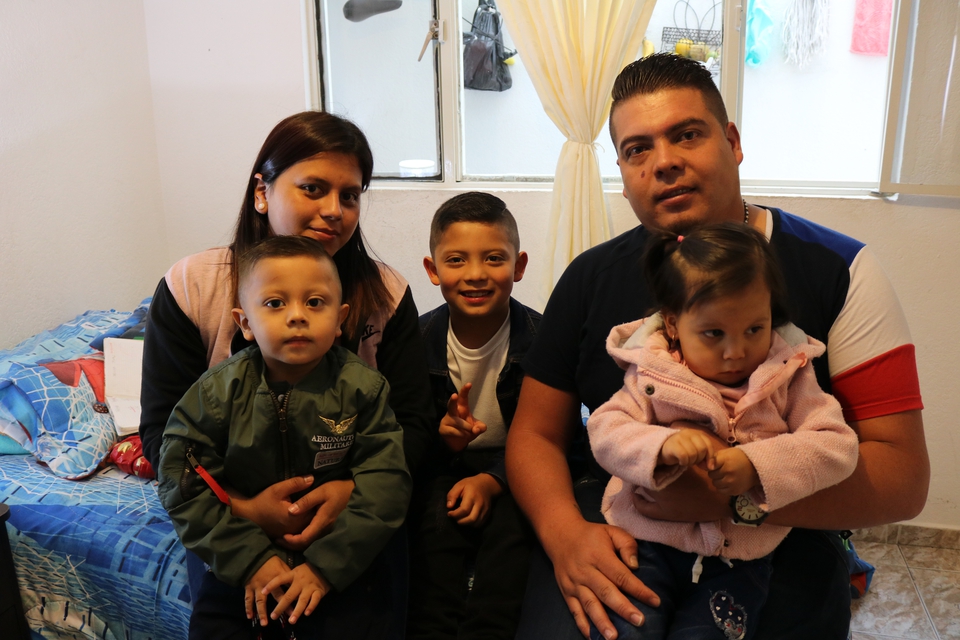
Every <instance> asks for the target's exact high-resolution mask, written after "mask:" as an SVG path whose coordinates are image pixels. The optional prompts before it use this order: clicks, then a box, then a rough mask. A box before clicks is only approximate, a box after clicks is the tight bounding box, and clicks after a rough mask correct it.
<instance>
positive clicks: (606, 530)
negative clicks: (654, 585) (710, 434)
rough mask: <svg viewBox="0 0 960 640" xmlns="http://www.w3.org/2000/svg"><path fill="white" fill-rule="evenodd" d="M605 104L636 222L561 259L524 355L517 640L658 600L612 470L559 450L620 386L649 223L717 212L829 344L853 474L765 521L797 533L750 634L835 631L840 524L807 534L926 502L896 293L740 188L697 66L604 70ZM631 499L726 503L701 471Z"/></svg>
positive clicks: (841, 631) (642, 297) (728, 131)
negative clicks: (530, 534) (621, 356)
mask: <svg viewBox="0 0 960 640" xmlns="http://www.w3.org/2000/svg"><path fill="white" fill-rule="evenodd" d="M613 99H614V101H613V106H612V108H611V113H610V133H611V137H612V138H613V142H614V145H615V148H616V149H617V157H618V161H617V163H618V165H619V166H620V172H621V174H622V176H623V184H624V189H623V194H624V196H625V197H626V198H627V200H628V201H629V202H630V205H631V207H632V208H633V210H634V212H635V213H636V215H637V218H638V219H639V220H640V222H641V223H642V225H641V226H640V227H637V228H635V229H633V230H631V231H628V232H626V233H625V234H622V235H621V236H619V237H617V238H614V239H613V240H611V241H609V242H606V243H604V244H602V245H600V246H598V247H595V248H593V249H591V250H590V251H587V252H585V253H584V254H583V255H582V256H580V257H578V258H577V259H576V260H575V261H574V262H573V263H572V264H571V265H570V267H569V268H568V269H567V271H566V272H565V273H564V275H563V277H562V278H561V279H560V282H559V283H558V284H557V287H556V289H555V290H554V293H553V296H552V297H551V299H550V302H549V304H548V305H547V308H546V311H545V313H544V319H543V322H542V324H541V327H540V331H539V333H538V336H537V340H536V342H535V344H534V346H533V348H532V349H531V350H530V352H529V353H528V355H527V358H526V360H525V361H524V369H525V371H526V372H527V378H526V379H525V381H524V384H523V389H522V391H521V395H520V402H519V406H518V408H517V412H516V415H515V418H514V421H513V425H512V427H511V430H510V432H509V436H508V440H507V473H508V476H509V480H510V486H511V490H512V491H513V493H514V496H515V497H516V500H517V502H518V504H519V505H520V506H521V508H522V509H523V510H524V511H525V513H526V514H527V516H528V517H529V518H530V521H531V523H532V524H533V526H534V528H535V530H536V532H537V535H538V537H539V539H540V542H541V544H542V546H543V550H544V551H545V553H546V556H547V557H548V558H549V562H547V558H546V557H543V556H542V555H541V556H540V558H541V562H540V563H539V565H535V566H534V568H532V569H531V575H530V582H529V586H528V591H527V596H526V601H525V603H524V614H523V615H524V619H523V621H522V623H521V628H520V632H519V633H518V637H519V638H529V637H542V638H576V637H577V635H578V634H577V631H578V630H579V633H580V634H582V635H584V636H587V635H588V633H589V628H590V625H591V623H592V624H593V625H594V626H596V627H597V629H598V630H599V631H600V633H601V634H603V635H604V637H606V638H608V639H612V638H614V637H616V632H615V631H614V628H613V625H612V624H611V623H610V620H609V615H608V610H607V608H609V610H610V611H613V612H615V613H616V614H617V615H620V616H621V617H623V618H624V619H626V620H629V621H631V622H633V623H634V624H638V625H639V624H642V618H641V616H640V612H639V611H638V610H637V609H636V607H634V606H633V605H631V604H630V602H629V600H628V599H627V597H626V595H625V594H628V595H631V596H633V597H634V598H637V599H639V600H642V601H644V602H646V603H647V604H650V605H652V606H657V605H658V604H659V599H658V597H657V595H656V594H654V593H653V592H651V591H650V590H649V589H647V588H646V587H645V586H644V585H643V584H642V583H641V582H640V581H639V580H638V579H637V578H636V577H634V576H633V574H632V573H631V572H630V566H631V565H633V563H634V562H635V561H634V560H633V558H632V556H633V554H634V553H635V549H636V543H635V541H634V540H633V539H632V538H631V537H630V536H629V535H628V534H626V532H624V531H622V530H620V529H618V528H616V527H612V526H609V525H606V524H603V517H602V516H601V515H600V513H599V505H600V497H601V495H602V493H603V488H604V486H605V484H606V480H607V477H608V476H607V475H606V474H605V473H604V472H603V470H602V469H600V468H599V467H598V466H597V465H596V464H595V463H591V462H592V461H588V466H589V469H588V470H587V472H586V473H583V474H582V475H581V474H580V473H577V472H571V469H572V468H573V469H575V468H576V465H575V464H574V465H571V466H568V456H570V454H571V453H573V454H574V456H570V457H571V458H575V454H576V452H577V451H576V450H577V448H578V447H580V446H585V444H584V443H583V442H582V439H583V435H582V434H583V428H582V424H581V418H580V403H581V402H582V403H584V404H585V405H586V406H587V408H588V409H590V410H593V409H595V408H596V407H597V406H599V405H600V404H601V403H603V402H604V401H606V400H607V399H608V398H609V397H610V396H611V395H612V394H613V393H614V392H615V391H616V390H617V389H619V388H620V386H621V384H622V380H623V372H622V371H621V370H620V369H619V368H618V367H617V366H616V364H615V363H614V362H613V360H612V359H611V358H610V357H609V356H608V355H607V354H606V353H605V351H604V347H603V341H604V338H605V337H606V335H607V333H608V332H609V330H610V328H611V327H612V326H614V325H616V324H620V323H623V322H627V321H630V320H635V319H637V318H640V317H643V316H644V315H646V313H647V312H648V311H649V306H650V305H651V300H650V297H649V295H648V293H647V292H646V291H645V288H644V285H643V278H642V277H641V274H640V273H639V268H640V267H639V257H640V253H641V251H642V248H643V245H644V242H645V240H646V235H647V234H646V231H645V227H649V228H660V229H666V230H669V231H672V232H674V233H678V234H682V233H684V231H685V230H686V229H689V228H691V227H692V226H695V225H698V224H703V223H707V222H720V221H726V220H729V221H740V222H744V223H746V224H750V225H752V226H753V227H755V228H756V229H758V230H759V231H761V232H763V233H765V234H766V235H767V237H768V238H769V239H770V242H771V243H772V244H773V246H774V247H775V248H776V250H777V253H778V257H779V258H780V261H781V263H782V266H783V268H784V271H785V275H786V280H787V287H788V290H789V295H790V298H791V304H792V308H791V314H792V320H793V321H794V323H795V324H797V325H798V326H799V327H800V328H801V329H803V330H804V331H806V332H807V333H808V334H810V335H812V336H814V337H816V338H817V339H819V340H821V341H823V342H825V343H826V344H827V356H824V357H822V358H819V359H818V360H817V361H815V367H816V369H817V379H818V381H819V382H820V384H821V386H822V387H824V389H826V390H828V391H831V390H832V392H833V393H834V394H835V395H836V396H837V397H838V399H839V400H840V401H841V404H842V405H843V407H844V416H845V418H846V419H847V421H848V422H849V423H850V426H851V427H853V428H854V430H855V431H857V433H858V436H859V439H860V460H859V462H858V464H857V468H856V470H855V471H854V473H853V475H852V476H851V477H850V478H848V479H847V480H845V481H844V482H842V483H841V484H839V485H837V486H834V487H831V488H829V489H826V490H824V491H821V492H819V493H817V494H814V495H813V496H810V497H809V498H807V499H804V500H801V501H798V502H796V503H793V504H791V505H789V506H787V507H784V508H783V509H780V510H778V511H776V512H774V513H771V514H770V515H769V517H768V518H767V520H766V521H767V522H770V523H774V524H780V525H785V526H792V527H797V528H796V529H794V531H793V532H791V534H790V535H789V536H788V537H787V539H786V540H785V541H784V542H783V543H782V544H781V546H780V547H779V548H778V549H777V551H776V552H775V557H774V584H773V585H772V587H771V592H770V597H769V599H768V601H767V604H766V606H765V608H764V610H763V613H762V614H761V616H760V617H761V619H760V621H759V623H758V625H759V626H758V630H757V635H756V637H758V638H778V639H779V638H812V637H816V638H838V639H839V638H845V637H846V633H847V629H848V627H849V621H850V611H849V587H848V581H849V576H848V574H847V567H846V561H845V557H844V555H843V552H842V548H841V547H840V545H839V537H838V536H837V535H836V533H827V532H825V531H820V530H841V529H849V528H860V527H868V526H874V525H878V524H882V523H888V522H894V521H899V520H904V519H908V518H911V517H913V516H915V515H916V514H917V513H919V512H920V510H921V509H922V508H923V504H924V502H925V500H926V492H927V487H928V484H929V475H930V469H929V460H928V458H927V452H926V445H925V443H924V437H923V422H922V418H921V414H920V409H921V408H922V404H921V402H920V392H919V383H918V380H917V373H916V362H915V359H914V350H913V345H912V344H910V336H909V332H908V330H907V327H906V321H905V319H904V316H903V313H902V311H901V309H900V306H899V303H898V302H897V299H896V295H895V294H894V293H893V290H892V288H891V286H890V283H889V282H888V281H887V279H886V277H885V275H884V274H883V272H882V270H881V269H880V268H879V266H878V265H877V263H876V260H875V259H874V258H873V257H872V255H871V254H870V253H869V251H867V250H866V248H865V247H864V246H863V245H862V244H861V243H859V242H857V241H855V240H853V239H851V238H847V237H845V236H842V235H840V234H837V233H835V232H832V231H830V230H828V229H825V228H823V227H820V226H818V225H814V224H812V223H809V222H806V221H804V220H802V219H800V218H797V217H795V216H792V215H790V214H787V213H785V212H782V211H779V210H776V209H773V210H767V209H764V208H761V207H758V206H756V205H748V204H747V203H746V202H745V201H743V200H742V199H741V196H740V181H739V175H738V165H739V164H740V162H741V161H742V160H743V153H742V150H741V148H740V134H739V132H738V131H737V128H736V126H735V125H734V124H733V123H731V122H728V121H727V117H726V111H725V109H724V106H723V101H722V99H721V97H720V94H719V92H718V91H717V89H716V86H715V85H714V84H713V82H712V79H711V78H710V74H709V73H708V72H707V71H706V70H705V69H704V68H703V67H702V66H701V65H700V64H699V63H697V62H694V61H691V60H687V59H684V58H680V57H678V56H673V55H669V54H657V55H654V56H650V57H648V58H644V59H642V60H638V61H637V62H634V63H632V64H631V65H628V66H627V67H626V68H625V69H624V70H623V71H622V72H621V74H620V76H619V77H618V78H617V81H616V84H615V86H614V90H613ZM578 439H579V442H577V440H578ZM637 508H638V509H640V510H641V512H642V513H643V514H644V515H647V516H650V517H654V518H660V519H665V520H676V521H686V522H694V521H703V520H717V519H720V518H730V517H732V515H733V514H732V512H731V508H732V507H731V504H730V503H729V502H728V501H727V500H726V499H724V498H722V497H721V496H720V495H719V494H718V493H717V492H716V491H714V490H713V489H712V487H711V485H710V483H709V481H708V480H707V479H706V476H705V475H704V474H703V473H702V472H701V471H700V470H698V469H691V470H689V471H688V472H687V473H685V474H684V475H683V476H682V477H681V478H680V479H679V480H678V481H677V482H675V483H673V484H672V485H671V486H670V487H668V488H667V489H665V490H664V491H663V492H661V494H660V495H659V496H658V497H657V501H656V502H655V503H644V502H637ZM760 526H763V525H762V524H761V525H760ZM551 563H552V566H551ZM551 572H552V575H551ZM558 586H559V590H558V588H557V587H558ZM605 607H606V608H605ZM567 611H569V614H568V613H566V612H567Z"/></svg>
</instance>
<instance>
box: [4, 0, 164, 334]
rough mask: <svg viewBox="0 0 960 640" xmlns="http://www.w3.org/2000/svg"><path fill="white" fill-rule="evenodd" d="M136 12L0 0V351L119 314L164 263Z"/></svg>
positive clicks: (140, 20)
mask: <svg viewBox="0 0 960 640" xmlns="http://www.w3.org/2000/svg"><path fill="white" fill-rule="evenodd" d="M144 40H145V34H144V17H143V7H142V5H140V4H139V3H136V2H129V1H128V0H88V1H86V2H83V3H78V2H58V1H56V0H37V1H34V2H19V1H16V0H2V1H0V179H2V181H3V187H2V195H0V229H2V231H0V310H2V320H0V348H6V347H9V346H12V345H13V344H15V343H17V342H19V341H20V340H23V339H24V338H27V337H29V336H31V335H33V334H34V333H36V332H37V331H39V330H40V329H44V328H47V327H51V326H55V325H57V324H59V323H61V322H63V321H65V320H68V319H70V318H72V317H73V316H75V315H76V314H78V313H81V312H83V311H85V310H87V309H108V308H111V307H115V308H118V309H132V308H133V307H134V306H135V305H136V304H137V303H138V302H139V301H140V300H141V299H143V298H144V297H146V296H149V295H151V294H152V293H153V288H154V286H155V285H156V282H157V277H158V274H159V273H161V271H162V269H163V268H164V264H165V263H166V262H167V260H168V253H167V246H166V238H165V231H164V223H163V207H162V204H161V200H160V185H159V180H158V168H157V151H156V145H155V142H154V129H153V109H152V105H151V95H150V82H149V76H148V72H147V47H146V44H145V41H144Z"/></svg>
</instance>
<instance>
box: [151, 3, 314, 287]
mask: <svg viewBox="0 0 960 640" xmlns="http://www.w3.org/2000/svg"><path fill="white" fill-rule="evenodd" d="M143 9H144V14H145V16H146V25H147V27H146V38H147V45H148V47H149V57H150V82H151V86H152V89H153V112H154V120H155V121H156V140H157V152H158V155H159V165H160V183H161V185H162V192H163V207H164V223H165V226H166V234H167V237H168V238H169V243H168V245H167V254H166V257H167V262H170V263H172V262H174V261H176V260H177V259H179V258H181V257H182V256H184V255H188V254H190V253H194V252H196V251H199V250H201V249H204V248H206V247H208V246H210V245H220V244H227V243H229V242H230V239H231V238H232V225H233V223H234V222H235V221H236V219H237V213H238V212H239V211H240V202H241V200H242V195H243V190H244V187H245V186H246V184H247V179H248V178H249V175H250V167H251V166H252V165H253V161H254V159H255V158H256V155H257V151H259V149H260V145H261V144H262V143H263V139H264V138H265V137H266V136H267V133H269V132H270V129H272V128H273V126H274V125H275V124H276V123H277V122H279V121H280V120H281V119H283V118H285V117H286V116H288V115H291V114H293V113H296V112H298V111H302V110H303V109H304V108H305V104H306V100H305V98H304V86H303V85H304V83H303V59H302V38H301V36H300V29H301V25H300V1H299V0H143ZM160 275H162V271H161V272H159V273H158V274H157V278H159V276H160Z"/></svg>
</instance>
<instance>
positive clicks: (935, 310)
mask: <svg viewBox="0 0 960 640" xmlns="http://www.w3.org/2000/svg"><path fill="white" fill-rule="evenodd" d="M52 4H54V3H53V2H50V3H49V4H43V3H33V4H31V5H25V6H26V7H28V8H23V9H21V8H20V5H19V3H15V2H12V1H11V2H8V1H6V0H0V36H2V39H0V42H3V45H2V49H0V74H2V75H0V80H2V87H3V90H2V92H0V116H2V125H0V127H2V128H0V133H2V138H0V162H2V166H0V168H2V169H3V174H2V175H3V177H4V188H3V196H2V198H0V207H2V209H0V211H2V215H3V229H4V232H5V233H3V234H2V235H0V269H2V271H0V273H2V274H3V275H2V282H3V289H2V302H3V305H2V308H3V311H4V314H5V315H4V320H3V322H2V323H0V348H5V347H8V346H11V345H12V344H13V343H14V342H16V341H17V340H19V339H21V338H23V337H27V336H29V335H31V334H33V333H36V332H38V331H40V330H41V329H44V328H47V327H50V326H52V325H55V324H57V323H58V322H60V321H62V320H65V319H67V318H68V317H71V316H72V315H73V314H75V313H77V312H79V311H82V310H85V309H88V308H105V307H111V306H114V307H117V308H132V307H133V305H134V304H135V303H136V302H137V301H138V300H139V299H140V297H142V296H143V295H148V294H149V293H151V292H152V290H153V286H154V284H155V283H156V281H157V279H159V277H160V276H161V275H162V273H163V272H164V271H165V269H166V268H167V266H168V265H169V263H170V262H172V261H174V260H176V259H177V258H179V257H181V256H183V255H186V254H188V253H191V252H193V251H196V250H198V249H200V248H203V247H207V246H211V245H215V244H220V243H223V242H225V241H227V240H228V239H229V237H230V231H231V227H232V225H233V223H234V221H235V219H236V212H237V209H238V207H239V202H240V199H241V193H242V190H243V186H244V182H245V180H246V177H247V174H248V173H249V167H250V165H251V164H252V162H253V159H254V155H255V154H256V151H257V149H258V148H259V145H260V143H261V142H262V139H263V137H264V136H265V135H266V133H267V132H268V131H269V130H270V128H271V127H272V126H273V124H274V123H275V122H276V121H277V120H279V119H280V118H281V117H283V116H285V115H288V114H289V113H293V112H295V111H298V110H300V109H302V108H303V106H304V104H305V99H304V89H303V78H302V59H301V49H300V46H301V45H300V28H301V26H300V21H299V15H300V14H299V11H300V9H299V2H297V0H283V2H280V1H274V2H268V1H267V0H262V1H260V2H254V1H253V0H247V1H246V2H243V3H238V2H231V3H227V2H226V1H225V0H196V1H194V2H186V1H181V2H176V3H175V2H166V1H161V0H144V2H143V7H144V11H143V13H139V12H138V11H137V10H135V8H130V7H129V6H128V4H129V3H123V2H120V1H119V0H118V1H117V2H113V3H108V2H101V3H98V4H93V3H92V2H87V3H85V5H84V10H83V12H80V11H79V10H77V11H76V12H75V13H71V11H70V9H69V8H70V6H71V4H70V3H56V6H57V11H56V12H54V11H53V10H52V9H51V10H47V7H49V6H50V5H52ZM227 4H229V5H230V7H231V8H233V9H234V10H232V11H225V10H223V9H224V7H225V6H226V5H227ZM238 7H239V8H238ZM93 8H97V9H99V10H100V11H99V12H98V11H94V10H93ZM108 17H109V20H108ZM144 17H145V19H146V28H145V29H144V27H143V22H142V21H143V19H144ZM76 25H79V26H80V27H83V28H81V29H74V28H73V27H74V26H76ZM68 27H70V28H68ZM144 38H146V40H147V42H148V44H149V72H148V71H147V52H146V50H145V48H144V46H143V44H142V42H143V40H144ZM37 39H39V40H42V41H43V42H44V43H45V47H43V48H41V47H40V46H39V45H32V44H31V42H33V41H34V40H37ZM117 42H119V43H122V44H123V46H120V45H118V44H117ZM138 42H139V43H140V44H137V43H138ZM7 43H11V44H9V45H8V44H7ZM61 43H62V44H61ZM23 60H29V61H30V65H31V67H30V72H29V73H28V72H21V71H19V69H20V68H21V66H20V64H21V61H23ZM78 60H79V61H78ZM90 67H93V68H96V69H98V72H97V74H94V75H93V76H92V77H91V75H90V74H91V71H90ZM64 70H66V72H64ZM151 80H152V92H153V96H154V102H153V109H152V115H151V104H150V86H149V83H150V81H151ZM8 87H14V88H15V89H16V91H11V90H10V89H8ZM14 93H15V94H16V97H15V96H14V95H12V94H14ZM78 107H79V108H78ZM68 113H69V116H68V115H66V114H68ZM152 120H155V121H156V126H155V131H156V140H157V142H156V144H155V143H154V142H153V138H152V137H151V134H152V129H153V122H152ZM105 141H106V142H105ZM745 152H746V153H747V154H748V156H749V153H750V150H749V149H746V150H745ZM158 158H159V160H158ZM77 167H83V169H81V170H79V171H78V170H77ZM87 167H96V170H95V171H90V170H89V169H87ZM11 176H12V177H13V178H14V179H13V180H11V179H10V177H11ZM161 185H162V189H161ZM405 186H406V185H405ZM454 193H456V192H455V191H444V190H434V189H421V188H415V187H413V188H405V189H397V188H396V187H391V186H374V187H373V188H372V189H371V191H370V193H369V194H368V195H367V196H366V197H365V198H364V205H363V212H362V217H361V225H362V227H363V229H364V230H365V233H366V236H367V238H368V240H369V244H370V245H371V246H372V248H373V249H374V250H375V251H376V252H377V253H378V254H379V255H380V256H381V257H382V258H383V259H384V260H385V261H386V262H388V263H389V264H391V265H393V266H394V267H396V268H397V269H399V270H400V271H401V272H402V273H403V274H404V275H405V276H406V277H407V279H408V280H409V281H410V282H411V285H412V286H413V289H414V294H415V296H416V299H417V304H418V306H419V307H420V308H421V309H422V310H426V309H429V308H432V307H433V306H435V305H436V304H439V303H440V297H439V295H438V293H437V291H436V290H435V289H434V288H433V287H432V285H430V284H429V282H428V281H427V279H426V277H425V276H424V275H423V270H422V267H421V266H420V263H421V259H422V257H423V255H424V254H425V253H426V250H427V231H426V229H427V223H428V221H429V219H430V216H431V215H432V213H433V211H434V210H435V209H436V208H437V206H439V205H440V203H441V202H443V200H445V199H446V198H447V197H449V196H451V195H453V194H454ZM161 194H162V197H161ZM498 195H500V196H501V197H503V198H504V200H505V201H506V202H507V204H508V205H509V206H510V208H511V210H512V211H513V212H514V213H515V214H516V215H517V218H518V220H519V223H520V233H521V242H522V245H523V247H524V249H525V250H526V251H527V252H528V253H529V254H530V257H531V263H530V267H529V268H528V270H527V276H526V277H525V278H524V280H523V281H522V282H521V283H520V284H519V285H518V286H517V288H516V290H515V292H516V294H517V297H518V298H519V299H521V300H522V301H523V302H525V303H527V304H530V305H531V306H534V307H538V308H542V304H541V302H540V301H539V300H538V296H537V292H538V290H539V280H540V277H541V275H542V271H541V269H540V268H539V265H540V264H542V261H543V258H544V255H545V246H544V239H545V237H546V235H547V225H548V222H547V215H548V212H549V209H550V192H549V191H548V190H538V189H531V188H528V187H527V186H524V188H523V189H517V190H512V189H511V190H506V191H502V192H498ZM608 197H609V199H610V204H611V210H612V217H613V223H614V225H613V226H614V229H615V231H616V232H620V231H623V230H626V229H628V228H629V227H630V226H632V225H633V224H635V221H634V218H633V216H632V214H631V212H630V210H629V207H627V205H626V201H625V200H624V199H623V198H622V197H621V196H620V194H619V193H610V194H608ZM751 200H753V201H756V202H758V203H761V204H763V203H766V204H777V205H779V206H783V207H784V208H786V209H788V210H790V211H793V212H794V213H797V214H800V215H803V216H805V217H808V218H810V219H812V220H815V221H817V222H820V223H823V224H826V225H828V226H831V227H833V228H835V229H838V230H840V231H842V232H844V233H848V234H850V235H853V236H855V237H858V238H860V239H862V240H865V241H866V242H868V243H869V244H870V245H871V246H872V247H873V250H874V251H875V252H876V253H877V255H878V256H879V258H880V260H881V262H882V263H883V264H884V265H885V266H886V268H887V270H888V272H889V274H890V277H891V279H892V281H893V283H894V286H895V287H896V289H897V291H898V293H899V295H900V298H901V301H902V302H903V305H904V307H905V309H906V313H907V318H908V320H909V322H910V325H911V329H912V332H913V337H914V341H915V343H916V345H917V356H918V362H919V368H920V382H921V386H922V390H923V396H924V401H925V403H926V406H927V409H926V410H925V411H924V420H925V423H926V431H927V440H928V447H929V450H930V455H931V459H932V461H933V470H934V472H933V482H932V485H931V492H930V499H929V501H928V503H927V507H926V509H925V510H924V512H923V513H922V514H921V515H920V517H919V518H917V519H916V522H917V523H919V524H925V525H931V526H946V527H953V528H960V502H958V498H957V496H960V474H957V473H956V471H955V469H956V468H957V466H958V459H960V435H958V434H960V431H958V430H957V429H956V428H955V427H954V422H953V421H954V420H955V417H956V416H958V415H960V394H957V393H956V383H955V382H954V380H955V375H954V371H953V370H954V368H955V367H954V366H952V365H954V363H956V362H957V361H958V360H960V343H958V342H957V341H955V340H950V339H949V338H948V339H944V338H943V337H942V336H944V335H946V336H950V335H951V334H950V332H949V329H950V328H951V327H953V326H955V324H956V322H957V318H958V317H960V293H958V290H957V287H956V286H955V279H956V277H957V274H958V273H960V258H958V257H957V252H956V250H955V247H954V244H955V240H954V238H957V237H960V215H958V212H960V201H958V200H950V199H921V198H913V199H906V198H904V199H902V200H901V201H900V202H895V203H891V202H883V201H879V200H868V199H863V200H849V199H837V198H777V199H765V198H751ZM161 202H162V205H161ZM78 213H79V214H80V215H77V214H78ZM165 235H166V236H167V237H166V238H164V236H165ZM84 254H89V255H84ZM81 255H83V258H84V260H85V262H83V263H78V257H80V256H81ZM51 309H53V311H51ZM889 472H890V473H897V470H896V469H890V470H889Z"/></svg>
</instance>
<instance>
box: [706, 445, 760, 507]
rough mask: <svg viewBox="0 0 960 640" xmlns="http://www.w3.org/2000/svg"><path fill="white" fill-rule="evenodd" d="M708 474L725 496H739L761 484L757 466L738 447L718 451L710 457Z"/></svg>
mask: <svg viewBox="0 0 960 640" xmlns="http://www.w3.org/2000/svg"><path fill="white" fill-rule="evenodd" d="M707 475H708V476H710V480H711V481H713V486H714V487H716V488H717V491H719V492H720V493H722V494H723V495H725V496H738V495H740V494H741V493H746V492H747V491H749V490H750V489H753V488H754V487H755V486H757V485H758V484H760V476H759V475H757V469H756V467H754V466H753V463H752V462H750V458H748V457H747V454H745V453H744V452H743V451H742V450H741V449H737V448H736V447H730V448H729V449H723V450H721V451H718V452H717V454H716V455H715V456H714V457H713V458H711V459H709V460H708V461H707Z"/></svg>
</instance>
